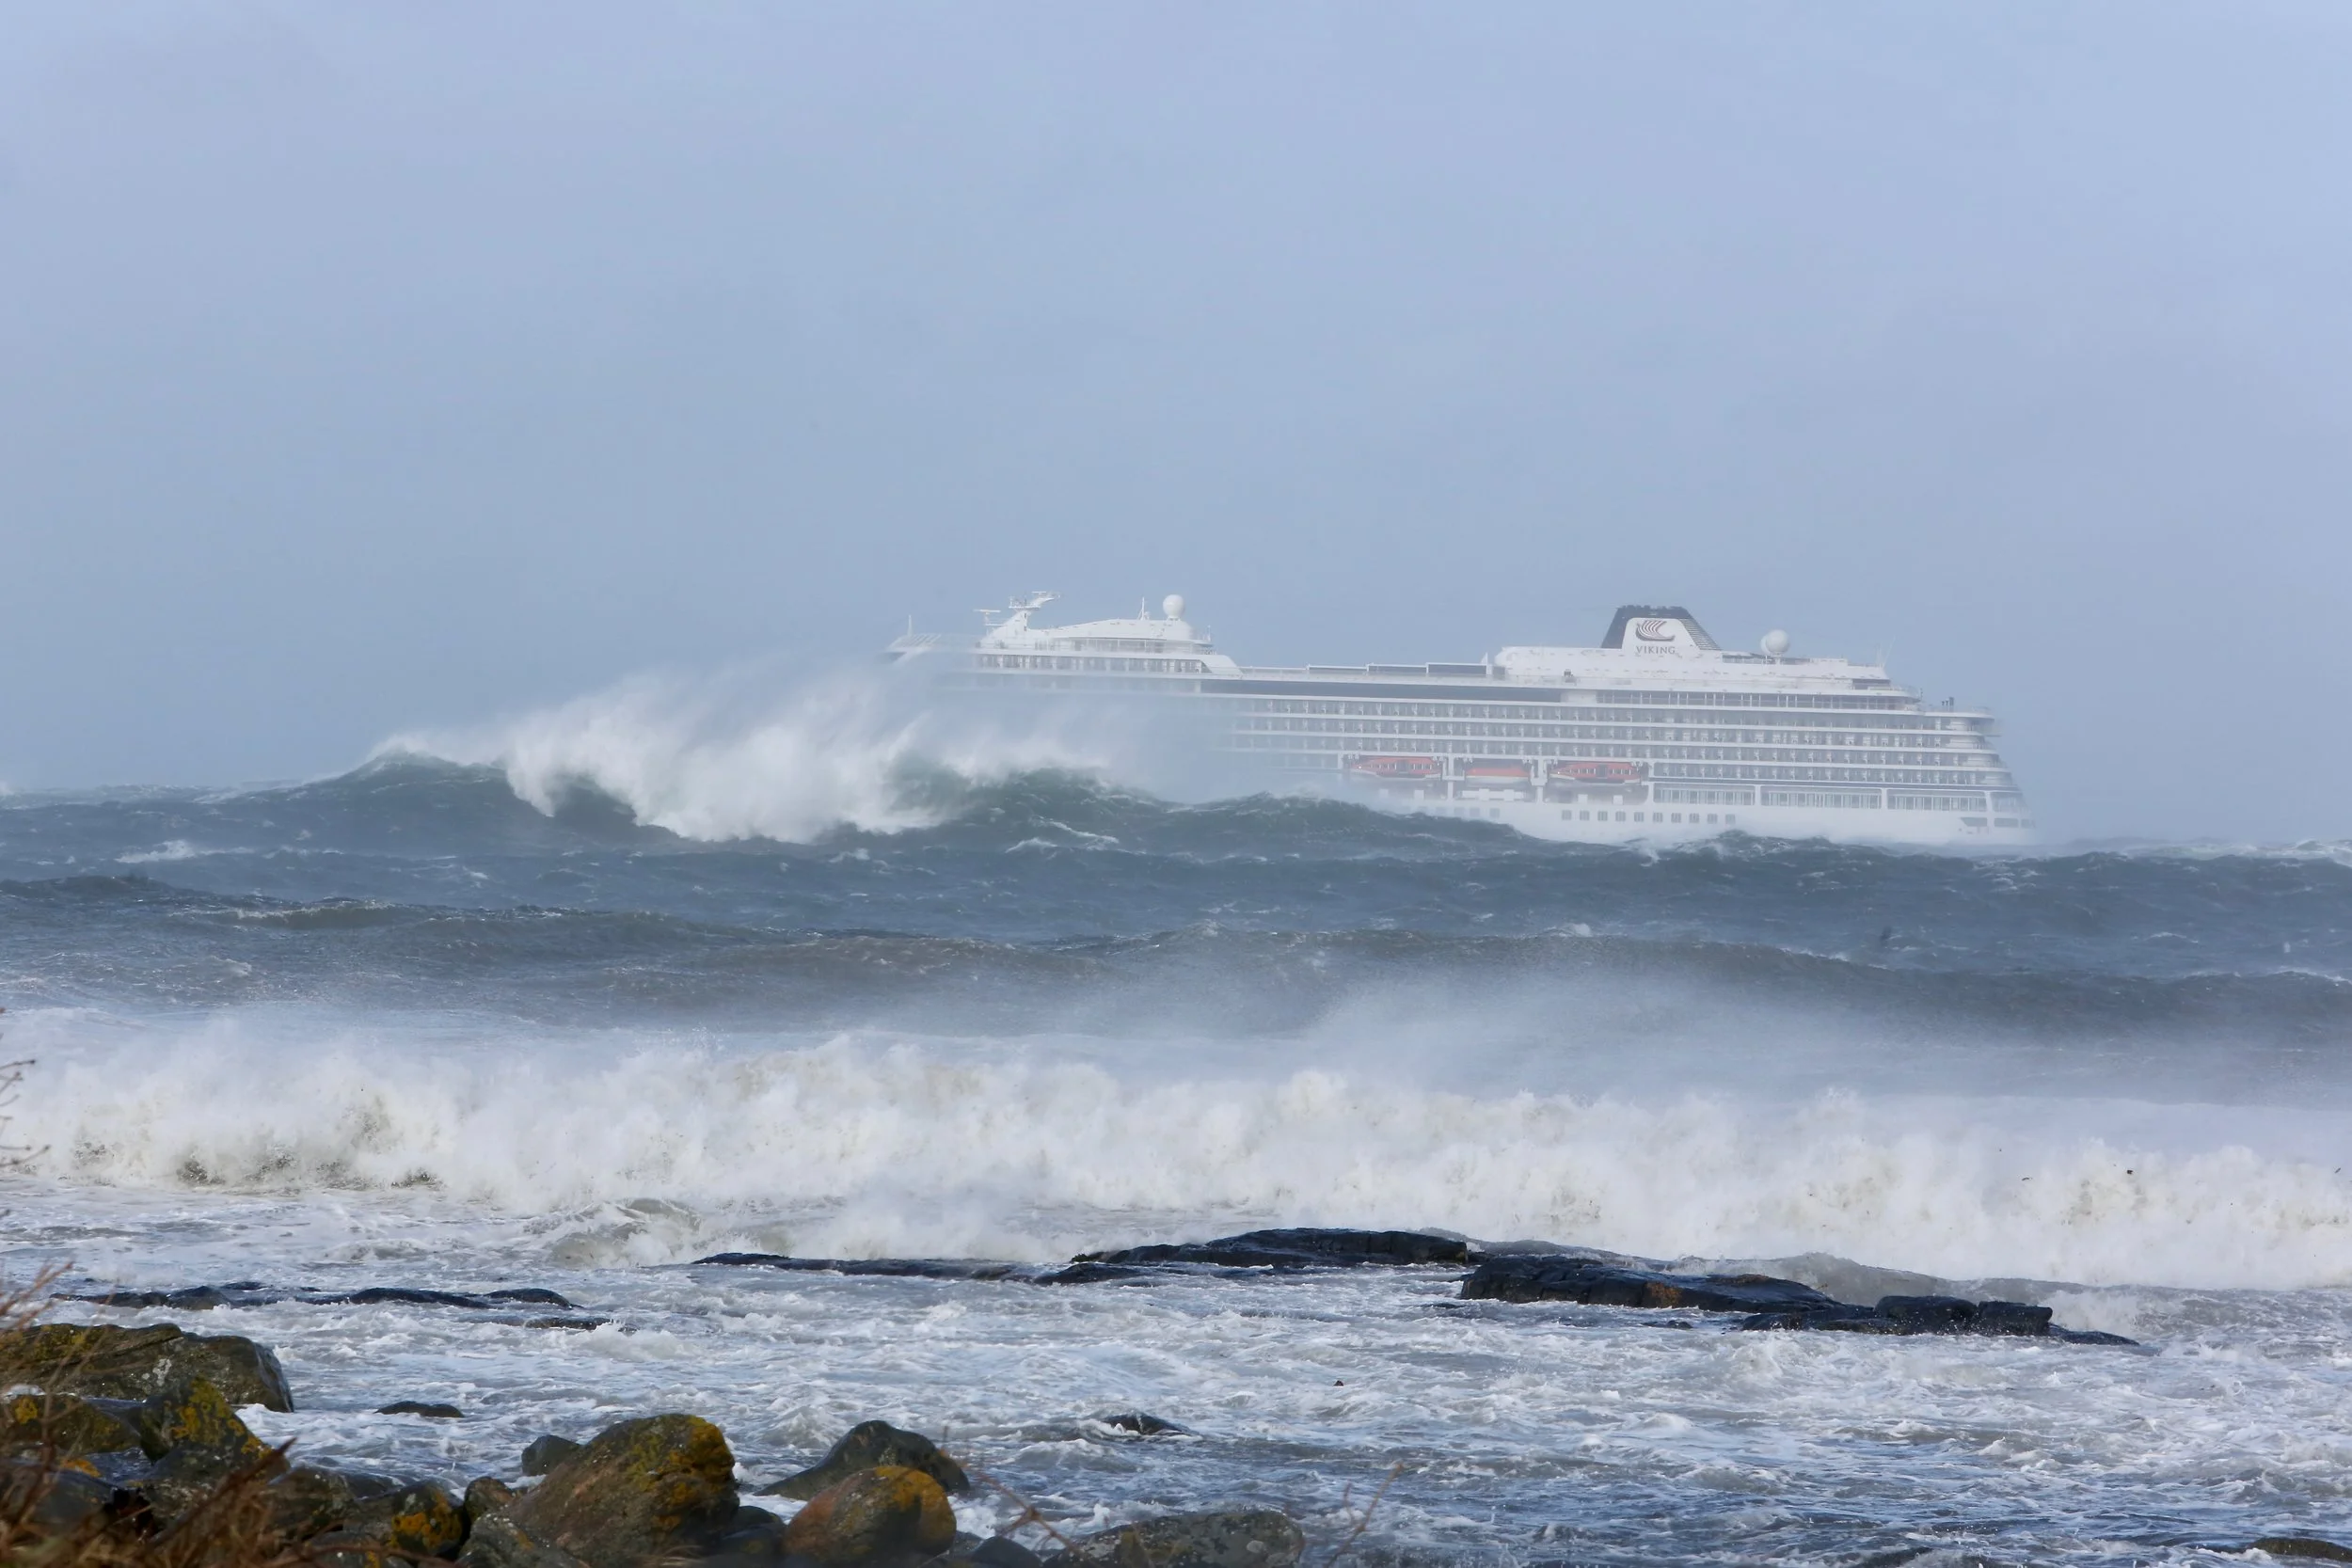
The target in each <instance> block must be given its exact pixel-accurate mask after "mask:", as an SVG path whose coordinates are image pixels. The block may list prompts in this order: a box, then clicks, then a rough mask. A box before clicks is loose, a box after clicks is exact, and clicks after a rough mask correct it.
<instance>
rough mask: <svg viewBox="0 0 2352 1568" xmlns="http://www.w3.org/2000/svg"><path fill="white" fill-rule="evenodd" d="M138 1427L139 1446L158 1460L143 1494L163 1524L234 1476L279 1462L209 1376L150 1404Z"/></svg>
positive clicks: (139, 1417) (141, 1411)
mask: <svg viewBox="0 0 2352 1568" xmlns="http://www.w3.org/2000/svg"><path fill="white" fill-rule="evenodd" d="M137 1424H138V1433H139V1446H140V1448H141V1449H144V1450H145V1451H146V1453H147V1454H148V1456H149V1457H150V1458H151V1459H153V1460H154V1461H155V1468H154V1469H153V1470H152V1471H151V1472H150V1474H149V1475H148V1478H147V1480H146V1481H145V1483H144V1484H143V1485H142V1486H141V1488H140V1490H141V1491H143V1492H144V1493H145V1494H146V1496H147V1502H148V1507H149V1508H150V1509H151V1511H152V1512H153V1513H154V1515H155V1517H156V1519H157V1520H158V1521H159V1522H160V1523H163V1524H167V1525H168V1524H170V1523H172V1522H173V1521H175V1520H177V1519H179V1518H181V1517H183V1516H184V1515H185V1514H186V1513H188V1511H189V1510H191V1509H193V1508H194V1507H195V1506H196V1505H197V1504H198V1503H199V1502H201V1501H203V1500H204V1499H205V1498H206V1497H210V1496H212V1494H213V1492H214V1490H215V1488H217V1487H218V1486H219V1485H220V1483H221V1482H223V1481H227V1480H228V1479H229V1478H230V1477H231V1476H233V1475H236V1474H238V1473H239V1472H240V1471H244V1470H248V1469H253V1468H256V1467H259V1466H264V1465H270V1464H272V1463H273V1459H272V1454H271V1450H270V1449H269V1447H268V1446H267V1445H266V1444H264V1443H263V1442H262V1440H261V1439H260V1438H259V1437H256V1436H254V1435H253V1433H252V1430H251V1429H250V1428H248V1427H247V1426H246V1424H245V1423H244V1422H243V1421H241V1420H239V1419H238V1418H237V1413H236V1412H235V1411H234V1410H231V1409H230V1407H229V1402H228V1400H227V1399H225V1398H223V1397H222V1395H221V1392H220V1390H219V1389H217V1388H215V1387H214V1386H212V1384H211V1383H209V1382H207V1381H206V1380H205V1379H203V1378H196V1379H193V1380H191V1381H189V1382H187V1383H184V1384H182V1385H180V1386H176V1387H174V1388H171V1389H169V1390H167V1392H165V1393H162V1394H159V1395H157V1396H156V1397H155V1398H153V1399H151V1400H150V1401H148V1402H146V1403H145V1404H143V1405H141V1406H140V1407H139V1411H138V1415H137Z"/></svg>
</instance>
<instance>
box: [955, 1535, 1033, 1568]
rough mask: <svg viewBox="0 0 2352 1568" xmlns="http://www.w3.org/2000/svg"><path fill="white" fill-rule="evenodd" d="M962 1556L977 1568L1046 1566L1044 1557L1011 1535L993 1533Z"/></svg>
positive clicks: (1031, 1567) (1030, 1567)
mask: <svg viewBox="0 0 2352 1568" xmlns="http://www.w3.org/2000/svg"><path fill="white" fill-rule="evenodd" d="M962 1557H963V1560H964V1561H966V1562H970V1563H975V1564H977V1568H1045V1560H1044V1559H1043V1558H1041V1557H1040V1556H1038V1555H1037V1554H1036V1553H1035V1552H1033V1551H1031V1550H1029V1548H1028V1547H1026V1546H1024V1545H1023V1544H1021V1543H1020V1542H1018V1541H1015V1540H1014V1539H1013V1538H1012V1537H1011V1536H1009V1535H992V1536H990V1537H989V1538H988V1539H987V1540H985V1541H983V1542H981V1543H980V1544H978V1545H977V1546H975V1547H973V1548H972V1549H971V1550H970V1551H968V1552H965V1553H963V1554H962Z"/></svg>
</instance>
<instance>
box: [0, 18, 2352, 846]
mask: <svg viewBox="0 0 2352 1568" xmlns="http://www.w3.org/2000/svg"><path fill="white" fill-rule="evenodd" d="M0 38H5V42H0V545H4V546H5V552H4V553H0V562H5V566H6V569H7V573H8V595H7V600H6V605H7V610H6V613H5V615H0V650H4V651H5V654H6V657H7V673H6V676H5V678H4V679H0V778H6V779H8V781H10V782H12V783H14V784H19V785H42V784H86V783H107V782H131V781H143V782H164V781H191V782H193V781H216V780H230V779H244V778H255V777H264V776H284V775H291V774H308V773H319V772H326V771H330V770H334V769H336V768H342V767H344V766H347V765H349V764H350V763H351V762H353V761H355V760H357V759H358V757H359V756H361V755H363V754H364V753H365V752H366V750H367V749H368V747H369V746H370V745H371V744H373V742H374V741H376V740H377V739H379V738H381V737H382V736H386V735H388V734H390V733H392V732H394V731H397V730H401V729H405V728H408V727H412V726H418V725H444V724H452V723H458V722H463V721H469V720H476V719H481V718H485V717H487V716H489V715H492V714H495V713H498V712H501V711H507V710H515V709H519V708H523V707H526V706H528V705H533V704H538V703H544V702H548V701H552V700H556V699H560V698H564V697H567V696H570V695H573V694H575V693H578V692H580V691H581V690H584V689H589V688H592V687H595V686H597V685H600V684H602V683H604V682H607V681H610V680H612V679H613V678H615V677H617V676H620V675H622V674H624V673H628V672H630V671H633V670H637V669H641V668H644V667H647V666H651V665H678V664H686V665H696V664H710V663H717V662H720V661H723V660H727V659H730V658H734V657H743V656H753V655H760V654H765V653H768V652H771V651H772V650H777V649H785V650H791V651H797V652H801V653H804V654H808V655H812V656H834V655H851V654H862V653H864V652H866V650H868V649H870V648H872V647H875V646H878V645H879V644H880V643H881V642H882V641H885V640H886V639H887V638H888V637H889V636H890V635H891V634H892V633H893V632H894V631H895V630H896V629H898V626H900V625H901V624H902V623H903V619H904V617H905V616H906V615H907V614H908V613H910V612H912V613H914V615H916V617H917V618H918V619H919V620H920V621H921V622H922V623H924V624H925V625H926V626H931V627H935V628H938V627H959V628H960V627H962V626H969V625H971V624H972V622H971V618H970V617H969V615H968V614H967V611H968V610H969V609H970V608H971V607H972V606H975V605H978V604H982V603H988V602H992V601H995V600H999V599H1001V597H1002V596H1003V595H1004V594H1006V593H1008V592H1009V591H1011V590H1014V589H1019V588H1026V587H1031V586H1051V587H1056V588H1058V589H1060V590H1061V591H1062V592H1063V593H1064V594H1066V595H1067V596H1068V602H1067V603H1066V605H1065V606H1063V607H1062V608H1064V609H1067V610H1070V611H1071V612H1072V613H1073V615H1083V614H1088V613H1096V612H1101V613H1108V612H1112V611H1115V610H1123V609H1126V608H1128V607H1132V605H1133V604H1134V602H1135V600H1136V597H1137V596H1138V595H1140V594H1152V595H1153V596H1155V597H1156V596H1157V595H1158V594H1162V593H1165V592H1168V591H1169V590H1181V591H1182V592H1184V594H1187V595H1188V596H1189V598H1190V599H1191V601H1192V604H1193V606H1194V607H1195V610H1196V612H1197V618H1198V619H1200V620H1201V621H1203V622H1205V623H1206V624H1208V625H1209V626H1211V627H1212V628H1213V629H1214V630H1215V631H1216V634H1217V636H1218V638H1219V641H1220V644H1221V645H1222V646H1223V647H1224V648H1225V649H1226V650H1227V651H1228V652H1231V653H1233V654H1234V655H1236V656H1237V657H1242V658H1244V659H1246V660H1249V659H1255V660H1266V661H1274V660H1286V659H1304V658H1307V657H1313V658H1316V659H1318V660H1340V659H1363V658H1397V659H1418V658H1427V657H1474V656H1475V655H1477V654H1478V653H1480V652H1482V651H1485V650H1486V649H1488V648H1491V647H1493V646H1495V645H1498V644H1500V643H1502V642H1506V641H1589V640H1591V639H1592V638H1593V637H1595V636H1597V634H1598V633H1599V631H1600V630H1601V629H1602V626H1603V624H1604V623H1605V618H1606V615H1607V611H1608V610H1609V608H1610V607H1611V606H1612V605H1613V604H1615V603H1617V602H1619V601H1620V600H1645V601H1679V602H1683V603H1687V604H1689V605H1690V606H1691V607H1692V609H1693V610H1696V611H1697V612H1698V613H1699V614H1700V615H1701V617H1702V618H1704V619H1705V620H1707V621H1708V624H1709V626H1711V627H1712V628H1713V629H1714V630H1715V631H1716V633H1717V634H1718V636H1719V637H1721V638H1722V639H1723V640H1724V641H1726V642H1729V641H1735V640H1736V641H1740V642H1742V643H1746V642H1752V641H1753V640H1754V639H1755V638H1756V636H1757V635H1758V634H1760V633H1761V632H1762V631H1763V630H1765V629H1766V628H1767V627H1768V626H1788V628H1789V629H1790V630H1791V631H1792V632H1794V633H1795V634H1796V637H1797V639H1798V647H1799V650H1800V651H1815V652H1848V653H1854V654H1859V655H1868V654H1871V653H1873V652H1876V651H1879V650H1881V649H1883V650H1884V651H1885V652H1886V653H1887V654H1888V655H1889V656H1890V657H1891V658H1892V660H1893V661H1894V665H1895V673H1896V674H1897V675H1898V677H1899V678H1901V679H1905V680H1908V681H1911V682H1913V683H1915V684H1918V685H1921V686H1924V687H1926V688H1927V689H1929V690H1930V691H1931V693H1932V694H1934V695H1938V696H1940V695H1943V694H1946V693H1957V694H1959V695H1961V696H1963V698H1967V699H1972V700H1982V701H1986V702H1990V703H1992V704H1994V705H1996V706H1997V707H1998V708H1999V709H2000V710H2001V711H2002V713H2003V715H2004V717H2005V719H2006V721H2007V723H2008V731H2009V733H2008V740H2007V748H2008V750H2009V752H2010V755H2011V758H2012V760H2013V761H2014V762H2015V764H2016V765H2017V767H2018V768H2019V769H2020V771H2021V773H2022V775H2023V778H2024V781H2025V783H2026V786H2027V787H2028V789H2029V790H2030V791H2031V792H2032V793H2034V794H2035V795H2037V796H2038V797H2039V798H2040V799H2041V800H2042V809H2043V814H2044V816H2045V818H2046V819H2048V820H2049V821H2050V823H2051V824H2052V825H2053V826H2055V827H2057V828H2058V829H2059V830H2060V831H2061V832H2153V833H2166V834H2188V833H2203V834H2220V835H2233V836H2259V837H2265V838H2274V839H2275V838H2298V837H2304V836H2313V835H2328V836H2352V800H2347V797H2346V791H2345V789H2344V785H2343V783H2342V779H2343V776H2344V771H2345V768H2346V766H2347V763H2352V725H2348V724H2347V722H2346V721H2345V717H2344V705H2345V697H2346V692H2347V687H2348V686H2352V681H2347V675H2352V658H2348V657H2347V654H2346V651H2345V640H2344V626H2345V625H2346V622H2347V610H2348V609H2352V605H2347V600H2352V586H2348V584H2352V572H2348V571H2347V568H2352V539H2348V537H2347V530H2346V527H2345V523H2346V520H2347V517H2352V288H2348V285H2347V280H2352V203H2347V202H2346V201H2345V199H2344V184H2345V173H2344V171H2345V169H2346V167H2347V166H2352V91H2347V90H2346V84H2347V82H2352V10H2347V9H2346V8H2344V7H2343V6H2342V5H2340V4H2336V3H2333V0H2328V3H2314V4H2311V5H2306V6H2288V5H2263V4H2246V3H2234V4H2229V5H2220V4H2215V5H2209V6H2201V7H2183V6H2165V5H2148V4H2115V5H2077V6H2057V7H2054V6H2050V5H2046V4H2039V3H2037V4H2032V5H1985V4H1960V3H1957V0H1955V3H1953V4H1949V5H1945V6H1939V7H1929V6H1916V5H1912V6H1904V5H1891V6H1873V7H1863V6H1829V5H1809V6H1793V5H1766V4H1758V5H1748V6H1733V5H1728V4H1717V5H1706V6H1690V7H1682V8H1675V7H1651V6H1611V7H1603V6H1597V5H1593V6H1566V5H1559V4H1542V5H1528V6H1506V5H1487V6H1483V7H1464V6H1460V5H1455V4H1445V5H1436V4H1433V5H1428V6H1420V7H1406V6H1393V5H1389V6H1383V5H1364V4H1357V3H1351V4H1346V5H1331V6H1305V5H1298V6H1288V7H1262V6H1240V5H1188V6H1168V7H1160V8H1139V7H1104V6H1094V5H1087V6H1080V5H1070V6H1047V5H998V6H959V7H947V6H928V7H917V6H903V7H889V6H870V7H869V6H860V7H844V6H823V7H818V6H807V7H791V6H785V5H776V4H748V3H746V4H737V5H725V4H703V5H672V6H664V7H653V6H642V5H626V6H625V5H612V4H602V3H571V4H564V5H561V6H558V5H506V6H492V7H483V6H477V5H471V4H464V5H461V4H455V3H418V0H405V3H401V4H392V3H389V0H387V3H384V4H377V5H369V6H358V5H349V4H337V3H332V0H308V3H304V4H300V5H295V4H284V5H273V4H265V3H253V4H242V5H230V4H219V5H201V4H189V5H161V4H148V5H121V6H111V5H110V6H106V7H103V8H102V7H93V6H87V5H80V4H57V5H28V4H23V3H19V4H14V5H8V6H7V7H6V8H5V25H4V28H0Z"/></svg>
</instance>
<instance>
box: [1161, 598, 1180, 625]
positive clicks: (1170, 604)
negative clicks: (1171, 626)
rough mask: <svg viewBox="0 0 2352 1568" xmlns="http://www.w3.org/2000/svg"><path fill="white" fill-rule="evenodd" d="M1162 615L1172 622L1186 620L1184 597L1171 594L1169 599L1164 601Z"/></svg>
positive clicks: (1162, 602) (1162, 601)
mask: <svg viewBox="0 0 2352 1568" xmlns="http://www.w3.org/2000/svg"><path fill="white" fill-rule="evenodd" d="M1160 613H1161V614H1162V615H1165V616H1167V617H1168V619H1169V620H1171V621H1181V620H1183V619H1184V595H1183V594H1169V595H1168V597H1167V598H1165V599H1162V600H1161V601H1160Z"/></svg>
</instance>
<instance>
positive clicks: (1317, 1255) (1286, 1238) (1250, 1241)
mask: <svg viewBox="0 0 2352 1568" xmlns="http://www.w3.org/2000/svg"><path fill="white" fill-rule="evenodd" d="M1475 1261H1477V1252H1476V1250H1475V1249H1474V1248H1473V1247H1472V1246H1471V1244H1470V1243H1468V1242H1465V1241H1463V1240H1461V1239H1460V1238H1459V1237H1455V1236H1433V1235H1429V1234H1426V1233H1424V1232H1422V1231H1418V1230H1334V1229H1319V1228H1298V1229H1284V1230H1250V1231H1245V1232H1244V1233H1243V1234H1241V1235H1238V1236H1221V1237H1219V1238H1217V1239H1216V1241H1213V1242H1176V1243H1155V1244H1153V1245H1150V1246H1134V1247H1121V1248H1120V1249H1118V1250H1116V1251H1111V1252H1082V1253H1080V1254H1079V1255H1078V1256H1077V1257H1075V1258H1073V1259H1071V1262H1072V1264H1073V1265H1078V1264H1088V1263H1093V1264H1108V1265H1110V1266H1113V1267H1118V1266H1120V1265H1126V1266H1135V1265H1145V1266H1149V1265H1153V1264H1165V1263H1193V1264H1202V1265H1206V1266H1208V1267H1212V1268H1227V1269H1353V1268H1363V1267H1366V1266H1386V1267H1400V1266H1403V1267H1409V1266H1412V1265H1416V1264H1423V1263H1450V1264H1454V1265H1455V1266H1457V1267H1459V1266H1461V1265H1463V1264H1467V1263H1472V1262H1475ZM1065 1272H1067V1271H1065ZM1048 1277H1049V1280H1051V1281H1052V1282H1054V1283H1076V1281H1071V1280H1060V1279H1052V1276H1048Z"/></svg>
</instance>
